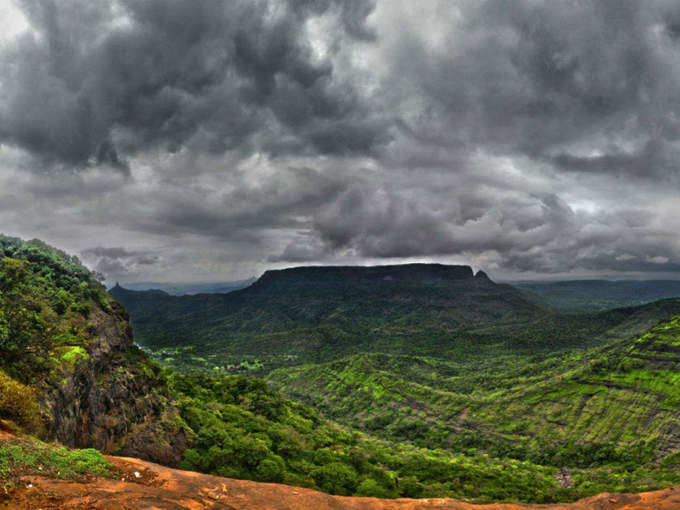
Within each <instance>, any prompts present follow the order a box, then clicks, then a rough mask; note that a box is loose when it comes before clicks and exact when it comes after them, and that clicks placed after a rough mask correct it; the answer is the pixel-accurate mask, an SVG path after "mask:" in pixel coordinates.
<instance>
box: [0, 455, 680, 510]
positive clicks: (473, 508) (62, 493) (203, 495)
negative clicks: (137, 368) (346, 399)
mask: <svg viewBox="0 0 680 510" xmlns="http://www.w3.org/2000/svg"><path fill="white" fill-rule="evenodd" d="M111 460H112V461H113V463H114V464H115V465H116V467H117V468H118V469H119V470H120V471H121V473H122V475H121V478H122V479H120V480H107V479H98V480H93V481H90V482H89V483H78V482H73V481H65V480H53V479H50V478H45V477H37V476H27V477H25V478H24V479H23V480H22V481H23V484H21V485H19V486H18V487H17V488H16V489H14V490H13V491H12V492H10V494H9V498H8V499H7V500H6V501H5V502H3V501H2V500H0V509H4V508H7V509H10V508H11V509H34V508H59V509H81V508H91V509H113V508H116V509H130V510H138V509H142V508H154V509H168V510H169V509H173V510H182V509H191V510H203V509H214V510H217V509H225V510H227V509H230V510H291V509H295V510H427V509H430V508H437V509H439V510H523V509H524V510H526V509H539V508H541V509H544V510H548V509H552V510H643V509H652V508H654V509H656V510H671V509H677V508H680V490H678V488H671V489H666V490H661V491H655V492H647V493H642V494H600V495H598V496H594V497H591V498H586V499H582V500H580V501H577V502H576V503H571V504H569V503H567V504H557V505H516V504H492V505H473V504H470V503H466V502H463V501H458V500H454V499H448V498H428V499H420V500H418V499H395V500H385V499H376V498H355V497H341V496H331V495H329V494H324V493H321V492H317V491H314V490H310V489H303V488H299V487H290V486H287V485H278V484H270V483H257V482H250V481H243V480H232V479H229V478H220V477H217V476H210V475H201V474H198V473H191V472H187V471H178V470H174V469H169V468H165V467H162V466H158V465H155V464H150V463H148V462H141V461H138V460H136V459H122V458H112V459H111ZM135 473H136V474H135ZM29 483H30V485H31V486H30V487H29V486H28V485H29Z"/></svg>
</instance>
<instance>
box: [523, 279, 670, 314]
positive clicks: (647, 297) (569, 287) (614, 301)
mask: <svg viewBox="0 0 680 510" xmlns="http://www.w3.org/2000/svg"><path fill="white" fill-rule="evenodd" d="M513 285H514V286H515V287H517V288H518V289H522V290H526V291H528V292H530V293H531V295H533V296H534V297H535V299H536V300H537V302H539V303H541V304H543V305H545V306H549V307H552V308H554V309H556V310H560V311H562V312H573V313H582V312H595V311H602V310H609V309H612V308H619V307H623V306H635V305H642V304H645V303H650V302H652V301H657V300H659V299H667V298H674V297H680V280H640V281H637V280H620V281H609V280H571V281H560V282H518V283H514V284H513Z"/></svg>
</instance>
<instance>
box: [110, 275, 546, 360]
mask: <svg viewBox="0 0 680 510" xmlns="http://www.w3.org/2000/svg"><path fill="white" fill-rule="evenodd" d="M111 293H112V294H113V295H114V296H115V297H116V299H118V300H119V301H120V302H121V303H122V304H123V305H124V306H125V307H126V309H127V310H128V311H129V313H130V314H131V317H132V322H133V324H134V328H135V335H136V339H137V341H138V342H139V343H140V344H142V345H145V346H149V347H154V348H162V347H165V348H174V347H177V346H186V345H192V346H194V347H195V350H196V351H197V352H204V353H205V354H209V355H217V353H218V352H220V353H222V355H223V356H227V357H229V356H231V355H232V354H239V355H252V356H255V357H259V358H261V357H263V356H264V357H273V356H279V357H280V356H282V355H285V356H287V357H288V358H290V357H291V356H294V357H295V358H297V359H300V360H302V359H314V360H316V359H317V357H319V356H321V357H322V358H328V359H330V358H333V357H336V355H338V354H340V353H349V352H356V349H360V350H363V349H365V348H368V346H370V347H371V348H380V349H388V350H391V351H394V350H401V349H402V348H407V349H411V348H412V345H413V342H417V343H421V344H422V343H426V344H429V347H428V348H432V347H433V345H434V343H436V340H438V339H442V337H443V336H446V337H447V338H449V339H451V340H453V339H454V338H455V332H458V331H460V330H462V329H469V328H470V327H472V326H481V325H484V324H491V323H497V322H499V321H500V322H508V321H509V322H516V321H518V320H524V319H528V318H532V317H535V316H537V315H539V314H542V313H544V311H543V309H542V308H540V307H539V306H538V305H536V304H535V303H534V302H533V301H532V300H531V299H529V298H528V297H527V296H526V295H525V294H524V293H523V292H521V291H519V290H517V289H515V288H514V287H511V286H510V285H506V284H497V283H494V282H493V281H492V280H490V279H489V278H488V277H487V276H486V274H484V273H482V272H479V273H477V275H476V276H475V275H474V273H473V271H472V269H471V268H470V267H469V266H447V265H441V264H405V265H392V266H374V267H360V266H356V267H351V266H341V267H336V266H327V267H296V268H290V269H283V270H277V271H267V272H266V273H264V275H262V277H260V278H259V279H258V280H257V281H256V282H255V283H254V284H253V285H251V286H249V287H247V288H245V289H241V290H238V291H234V292H230V293H227V294H201V295H196V296H169V295H163V294H161V293H158V292H154V293H151V292H134V291H130V290H126V289H123V288H121V287H116V288H113V289H112V290H111ZM378 344H380V345H378ZM310 356H311V358H310ZM200 357H202V354H201V355H200Z"/></svg>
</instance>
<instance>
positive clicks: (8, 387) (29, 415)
mask: <svg viewBox="0 0 680 510" xmlns="http://www.w3.org/2000/svg"><path fill="white" fill-rule="evenodd" d="M37 408H38V404H37V402H36V394H35V390H34V389H33V388H31V387H29V386H25V385H24V384H21V383H20V382H18V381H15V380H14V379H12V378H11V377H10V376H8V375H7V374H6V373H5V372H3V371H2V370H0V418H6V419H10V420H13V421H15V422H17V423H18V424H19V425H35V424H36V420H37Z"/></svg>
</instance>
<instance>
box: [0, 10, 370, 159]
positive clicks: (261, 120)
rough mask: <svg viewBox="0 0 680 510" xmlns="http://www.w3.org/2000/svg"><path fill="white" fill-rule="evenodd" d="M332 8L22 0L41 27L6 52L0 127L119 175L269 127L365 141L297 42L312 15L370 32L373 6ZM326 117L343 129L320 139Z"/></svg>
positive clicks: (248, 138) (322, 65)
mask: <svg viewBox="0 0 680 510" xmlns="http://www.w3.org/2000/svg"><path fill="white" fill-rule="evenodd" d="M337 4H338V5H337V6H336V3H335V2H296V1H293V0H291V1H290V2H283V1H282V2H268V1H257V2H249V1H237V2H228V3H223V2H209V1H198V2H196V1H190V0H172V1H169V2H168V1H159V0H152V1H140V0H121V1H120V2H105V1H103V0H96V1H93V2H88V3H87V5H83V3H82V2H77V1H73V0H64V1H59V2H56V1H54V0H50V1H46V2H43V1H40V2H37V1H32V0H24V1H23V2H22V5H23V7H24V11H25V13H26V14H27V16H28V18H29V20H30V22H31V25H32V28H33V29H34V30H35V31H36V32H37V34H35V35H32V34H26V35H24V36H23V37H21V38H20V39H19V40H17V41H16V44H15V45H14V46H13V48H12V49H11V50H10V51H7V52H5V54H4V55H2V61H1V65H2V70H3V75H4V79H1V80H0V82H1V85H2V89H3V92H4V95H5V98H4V99H3V100H2V103H1V109H0V137H2V139H4V140H5V141H6V142H9V143H12V144H16V145H18V146H21V147H23V148H25V149H26V150H28V151H29V152H31V153H32V154H35V155H38V156H41V157H42V158H43V159H44V160H45V161H46V162H47V163H48V164H49V163H52V164H55V163H56V164H63V165H66V166H70V167H73V166H76V167H77V166H83V165H88V164H110V165H111V166H112V167H115V168H117V169H120V170H123V171H125V172H127V171H128V169H127V163H126V158H128V157H129V156H130V155H132V154H134V153H136V152H138V151H140V150H148V149H149V148H152V147H154V146H159V147H161V148H163V149H164V150H169V151H177V150H179V149H181V148H182V147H184V146H191V147H193V148H194V149H196V150H207V151H214V152H218V153H221V152H225V151H227V150H236V151H247V152H250V151H251V150H255V148H254V147H252V146H251V144H252V143H255V142H253V140H252V138H253V136H254V135H255V134H256V133H260V134H262V133H265V134H266V132H267V131H268V130H271V133H270V134H269V135H267V136H266V137H265V138H273V137H278V136H279V135H280V134H281V133H283V134H284V135H285V134H288V135H289V136H292V137H294V138H298V139H299V142H298V145H299V146H303V147H304V146H307V147H310V148H312V149H313V150H314V151H320V152H325V153H334V152H356V151H360V150H364V149H366V148H367V146H368V147H370V145H371V143H379V142H380V140H382V138H381V137H380V136H379V135H378V134H377V133H374V132H373V131H375V130H376V129H379V128H380V127H381V126H379V125H378V126H376V125H374V124H375V122H374V121H371V119H370V118H369V117H370V115H369V114H370V112H368V111H366V110H365V105H363V104H362V98H361V97H360V96H359V94H358V93H357V92H356V91H355V90H354V89H353V86H352V84H351V83H348V82H342V81H341V80H339V79H336V76H335V75H334V69H333V65H332V63H331V61H330V60H329V59H323V60H320V61H317V59H315V58H314V57H313V55H312V49H311V48H310V46H309V44H308V42H307V41H306V40H305V38H304V25H305V23H306V21H307V20H308V18H309V17H310V16H313V15H323V14H325V13H329V15H331V14H332V13H333V12H335V11H338V16H339V19H340V26H341V27H344V28H345V33H346V34H347V36H348V37H357V38H363V39H370V37H368V36H369V31H368V29H366V28H365V27H364V21H365V18H366V16H367V15H368V14H370V12H371V10H372V4H371V2H368V1H364V0H354V1H352V2H338V3H337ZM335 122H338V123H339V125H340V126H341V129H342V130H343V131H346V132H347V133H348V134H347V135H346V136H345V137H344V139H343V138H342V137H340V138H338V139H337V140H334V142H333V143H331V142H330V141H328V140H326V141H325V142H324V141H323V140H322V141H321V142H320V141H319V135H317V133H318V131H325V132H331V133H332V132H333V130H334V129H338V128H334V123H335ZM317 128H318V129H317ZM351 130H358V131H359V132H360V135H355V136H352V135H351V134H349V132H350V131H351ZM312 135H314V136H312ZM357 136H361V138H362V139H363V138H364V137H366V138H367V140H368V141H367V142H364V143H363V144H359V143H358V142H357V141H356V138H357ZM262 145H263V147H264V148H265V149H266V146H268V145H274V143H273V140H269V141H266V143H263V144H262Z"/></svg>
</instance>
